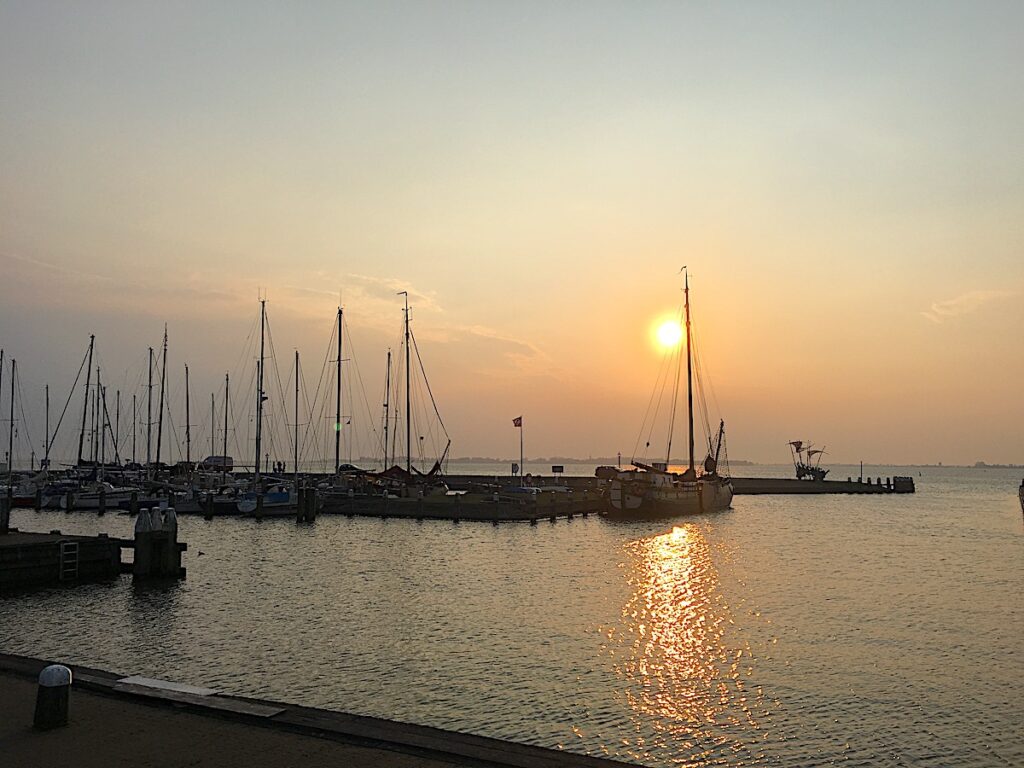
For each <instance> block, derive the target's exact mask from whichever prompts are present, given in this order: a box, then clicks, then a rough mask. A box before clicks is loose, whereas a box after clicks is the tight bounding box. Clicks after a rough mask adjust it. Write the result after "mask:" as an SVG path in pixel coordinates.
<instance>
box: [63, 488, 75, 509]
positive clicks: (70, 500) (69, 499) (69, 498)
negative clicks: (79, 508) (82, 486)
mask: <svg viewBox="0 0 1024 768" xmlns="http://www.w3.org/2000/svg"><path fill="white" fill-rule="evenodd" d="M64 501H65V502H66V504H67V506H66V507H64V511H65V512H70V511H71V510H73V509H74V508H75V494H74V493H72V492H71V491H68V492H67V494H66V495H65V496H64Z"/></svg>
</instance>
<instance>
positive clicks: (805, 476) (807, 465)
mask: <svg viewBox="0 0 1024 768" xmlns="http://www.w3.org/2000/svg"><path fill="white" fill-rule="evenodd" d="M789 450H790V451H791V452H792V454H793V469H795V470H796V479H797V480H824V479H825V475H827V474H828V470H827V469H824V468H823V467H822V466H821V457H822V455H823V454H824V453H825V449H824V448H815V447H814V446H813V445H812V444H811V443H805V442H804V441H803V440H790V441H789Z"/></svg>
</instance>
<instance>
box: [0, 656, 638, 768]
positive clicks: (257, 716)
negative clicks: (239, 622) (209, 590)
mask: <svg viewBox="0 0 1024 768" xmlns="http://www.w3.org/2000/svg"><path fill="white" fill-rule="evenodd" d="M53 663H59V664H64V665H66V666H68V667H70V668H71V670H72V673H73V676H74V678H73V683H72V697H74V692H73V691H74V689H75V688H78V689H82V690H85V691H89V692H91V693H97V694H101V695H103V696H110V697H113V698H120V699H124V700H128V701H131V702H133V703H137V704H141V705H144V706H150V707H157V708H167V709H172V708H173V709H175V710H180V709H182V708H184V709H185V710H187V711H189V712H191V713H193V714H199V715H204V716H207V717H214V718H219V719H225V720H230V721H233V722H237V723H243V724H246V725H250V726H255V727H258V728H269V729H275V730H283V731H288V732H291V733H297V734H300V735H304V736H309V737H313V738H320V739H327V740H332V741H338V742H342V743H345V744H354V745H358V746H364V747H369V748H374V749H381V750H387V751H394V752H402V753H406V754H410V755H416V756H421V757H425V758H433V759H438V760H443V761H447V762H454V763H463V764H467V765H491V766H502V767H504V766H508V767H510V768H563V767H564V768H576V767H577V766H578V767H579V768H601V766H604V767H605V768H613V767H614V766H619V767H621V766H624V765H631V764H629V763H623V762H619V761H616V760H610V759H607V758H600V757H591V756H587V755H580V754H577V753H574V752H566V751H563V750H558V749H550V748H546V747H537V746H532V745H528V744H519V743H517V742H512V741H504V740H501V739H493V738H490V737H487V736H476V735H473V734H468V733H461V732H458V731H449V730H444V729H441V728H433V727H430V726H423V725H415V724H412V723H403V722H398V721H395V720H385V719H382V718H376V717H368V716H365V715H353V714H348V713H344V712H336V711H333V710H327V709H317V708H314V707H304V706H300V705H296V704H287V703H282V702H275V701H268V700H262V699H253V698H246V697H242V696H232V695H229V694H222V693H202V694H197V693H192V692H190V690H189V686H187V685H175V686H174V687H172V688H162V687H160V688H158V687H150V686H147V685H138V684H132V683H128V682H125V678H126V677H130V675H124V674H118V673H114V672H108V671H105V670H100V669H94V668H91V667H86V666H82V665H79V664H73V663H68V662H67V661H64V660H61V659H55V660H44V659H37V658H33V657H30V656H20V655H17V654H8V653H0V672H2V673H7V674H10V675H14V676H17V677H23V678H28V679H32V680H35V679H36V678H37V677H38V675H39V672H40V671H41V670H42V669H43V668H44V667H46V666H48V665H50V664H53ZM175 688H177V689H175ZM193 690H202V689H193ZM71 706H72V718H73V717H74V714H73V712H74V702H73V701H72V705H71ZM29 714H30V713H29ZM56 737H57V738H59V734H58V735H57V736H56Z"/></svg>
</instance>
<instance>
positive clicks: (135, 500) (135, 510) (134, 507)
mask: <svg viewBox="0 0 1024 768" xmlns="http://www.w3.org/2000/svg"><path fill="white" fill-rule="evenodd" d="M128 511H129V512H130V513H131V514H132V515H137V514H139V492H138V491H132V495H131V496H129V497H128Z"/></svg>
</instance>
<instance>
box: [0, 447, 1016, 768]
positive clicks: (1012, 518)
mask: <svg viewBox="0 0 1024 768" xmlns="http://www.w3.org/2000/svg"><path fill="white" fill-rule="evenodd" d="M567 469H569V467H567ZM737 469H738V471H737V474H743V475H748V476H753V475H766V474H785V473H787V471H788V470H786V468H783V467H773V468H751V467H743V468H737ZM865 471H866V473H867V472H868V468H865ZM904 471H907V470H898V472H904ZM918 471H920V472H921V476H920V477H919V476H917V473H918ZM851 474H853V475H856V474H857V471H856V470H854V469H849V468H844V467H837V468H836V469H835V470H833V476H835V477H842V478H845V477H846V476H848V475H851ZM871 474H872V475H873V476H874V475H877V474H881V475H883V476H886V475H891V474H892V471H888V472H886V471H884V470H877V469H872V470H871ZM913 474H914V476H915V480H916V481H917V483H918V488H919V492H918V493H917V494H916V495H915V496H896V497H870V496H863V497H844V496H817V497H804V498H800V497H784V496H779V497H770V496H765V497H754V496H740V497H737V498H736V500H735V503H734V508H733V510H732V511H729V512H725V513H721V514H715V515H707V516H703V517H698V518H689V519H685V520H680V521H676V522H675V524H672V523H668V524H657V523H644V524H613V523H609V522H606V521H604V520H601V519H595V518H588V519H586V520H580V519H577V520H573V521H571V522H566V521H560V522H558V523H555V524H550V523H544V524H541V525H538V526H536V527H531V526H528V525H503V526H500V527H494V526H491V525H486V524H484V525H478V524H469V523H462V524H459V525H455V524H452V523H443V522H421V523H416V522H412V521H397V520H391V521H380V520H368V519H351V520H350V519H347V518H336V517H321V518H320V519H319V520H317V522H316V523H315V524H314V525H311V526H297V525H296V524H295V523H293V522H288V521H267V522H263V523H261V524H257V523H255V522H254V521H245V520H217V521H210V522H206V521H203V520H201V519H195V518H187V519H183V520H182V521H181V530H182V538H183V539H184V540H185V541H187V542H188V544H189V552H188V553H187V555H186V563H187V566H188V579H187V581H185V582H183V583H181V584H180V585H178V586H173V587H167V588H135V587H133V585H132V582H131V580H130V578H128V577H124V578H122V579H120V580H118V581H116V582H113V583H110V584H103V585H86V586H81V587H77V588H73V589H67V590H45V591H37V592H33V593H31V594H23V595H16V596H11V597H6V598H0V649H2V650H4V651H9V652H16V653H26V654H32V655H36V656H53V657H59V658H63V659H67V660H69V661H73V662H79V663H84V664H91V665H93V666H98V667H103V668H107V669H112V670H121V671H124V672H131V673H139V674H146V675H149V676H159V677H166V678H171V679H175V680H179V681H185V682H189V683H193V684H197V685H208V686H213V687H217V688H220V689H222V690H226V691H230V692H233V693H238V694H248V695H253V696H261V697H266V698H275V699H282V700H287V701H294V702H301V703H304V704H309V705H316V706H322V707H329V708H336V709H340V710H346V711H351V712H358V713H363V714H369V715H377V716H382V717H388V718H394V719H399V720H407V721H412V722H417V723H423V724H427V725H435V726H441V727H445V728H453V729H458V730H463V731H471V732H474V733H480V734H485V735H489V736H496V737H501V738H507V739H512V740H515V741H521V742H527V743H532V744H540V745H544V746H551V747H562V748H565V749H568V750H573V751H578V752H585V753H591V754H606V755H610V756H614V757H617V758H619V759H623V760H627V761H632V762H637V763H643V764H647V765H654V766H668V765H787V766H789V765H822V764H830V763H843V762H845V763H848V764H850V765H879V766H881V765H891V764H894V763H901V764H907V765H920V766H926V765H927V766H948V765H958V766H975V765H976V766H1000V765H1021V764H1024V735H1022V731H1021V723H1022V722H1024V693H1022V690H1024V687H1022V684H1024V653H1022V651H1024V640H1022V639H1021V634H1022V630H1024V622H1022V620H1021V619H1022V613H1024V610H1022V609H1024V599H1022V597H1021V587H1022V584H1024V520H1022V516H1021V510H1020V507H1019V505H1018V502H1017V499H1016V487H1017V485H1018V484H1019V483H1020V480H1021V477H1020V475H1021V472H1020V471H1005V470H963V469H941V468H939V469H936V468H923V469H921V470H916V469H915V470H913ZM13 524H14V525H17V526H20V527H21V528H23V529H26V530H42V531H45V530H49V529H51V528H60V529H61V530H63V531H65V532H98V531H108V532H110V533H112V534H118V535H129V533H130V530H131V521H130V520H129V519H128V518H127V517H119V516H116V515H107V516H106V517H104V518H96V517H95V516H92V515H85V514H80V513H79V514H72V515H67V514H64V513H50V512H46V513H33V512H27V511H16V512H15V513H14V515H13ZM200 552H202V553H203V554H202V555H201V556H200V555H199V553H200Z"/></svg>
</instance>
